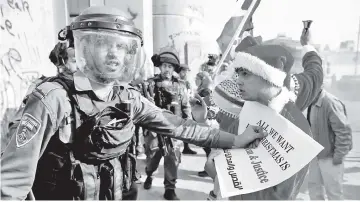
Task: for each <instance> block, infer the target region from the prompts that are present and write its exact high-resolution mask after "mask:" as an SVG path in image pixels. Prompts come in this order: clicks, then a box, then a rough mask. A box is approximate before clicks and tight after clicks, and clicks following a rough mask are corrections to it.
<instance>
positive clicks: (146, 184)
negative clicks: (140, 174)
mask: <svg viewBox="0 0 360 202" xmlns="http://www.w3.org/2000/svg"><path fill="white" fill-rule="evenodd" d="M152 181H153V178H152V177H151V176H147V178H146V180H145V182H144V189H150V188H151V186H152Z"/></svg>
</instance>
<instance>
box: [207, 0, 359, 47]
mask: <svg viewBox="0 0 360 202" xmlns="http://www.w3.org/2000/svg"><path fill="white" fill-rule="evenodd" d="M205 1H206V2H207V4H206V7H205V23H206V27H207V28H206V32H207V34H208V37H209V38H217V37H218V36H219V34H220V33H221V30H222V27H223V26H224V24H225V23H226V21H227V20H228V19H229V18H230V16H231V15H232V14H234V13H236V11H237V10H238V9H236V0H205ZM240 1H241V0H239V2H240ZM220 8H221V10H222V11H220ZM216 13H219V14H216ZM307 19H311V20H313V21H314V22H313V24H312V26H311V28H312V34H313V41H314V43H317V44H323V45H324V44H329V45H330V47H332V48H336V47H338V46H339V44H340V42H341V41H344V40H355V42H356V40H357V32H358V29H359V19H360V0H262V1H261V3H260V6H259V7H258V9H257V10H256V12H255V15H254V25H255V29H254V34H255V35H261V36H262V37H263V39H264V40H267V39H271V38H274V37H276V36H277V35H278V33H285V34H286V35H287V36H289V37H291V38H293V39H299V37H300V34H301V30H302V28H303V24H302V20H307ZM355 44H356V43H355Z"/></svg>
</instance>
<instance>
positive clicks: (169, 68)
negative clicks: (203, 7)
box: [160, 62, 174, 79]
mask: <svg viewBox="0 0 360 202" xmlns="http://www.w3.org/2000/svg"><path fill="white" fill-rule="evenodd" d="M160 71H161V76H162V77H163V78H166V79H170V78H171V76H172V75H173V73H174V66H173V65H172V64H170V63H166V62H164V63H162V64H161V66H160Z"/></svg>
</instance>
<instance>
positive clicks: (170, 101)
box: [154, 78, 183, 116]
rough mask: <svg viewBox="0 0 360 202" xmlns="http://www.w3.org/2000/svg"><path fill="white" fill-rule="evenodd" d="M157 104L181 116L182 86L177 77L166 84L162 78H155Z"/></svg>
mask: <svg viewBox="0 0 360 202" xmlns="http://www.w3.org/2000/svg"><path fill="white" fill-rule="evenodd" d="M154 82H155V85H154V101H155V105H156V106H158V107H160V108H162V109H167V110H169V111H171V112H172V113H174V114H175V115H178V116H181V96H183V95H181V90H180V88H181V86H180V83H179V82H178V81H177V80H176V79H172V81H171V85H168V86H167V85H164V83H163V80H162V79H161V78H155V79H154Z"/></svg>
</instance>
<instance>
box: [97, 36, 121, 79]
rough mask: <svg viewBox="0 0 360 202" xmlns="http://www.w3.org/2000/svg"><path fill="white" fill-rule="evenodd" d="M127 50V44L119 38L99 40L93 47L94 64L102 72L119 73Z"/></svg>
mask: <svg viewBox="0 0 360 202" xmlns="http://www.w3.org/2000/svg"><path fill="white" fill-rule="evenodd" d="M127 50H128V47H127V44H125V43H124V41H123V40H121V38H117V37H111V38H110V37H104V38H100V39H98V40H97V41H96V43H95V46H94V59H95V60H94V62H95V64H96V66H98V68H101V70H102V71H104V72H107V73H116V72H119V71H121V70H122V69H123V66H124V61H125V56H126V53H127Z"/></svg>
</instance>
